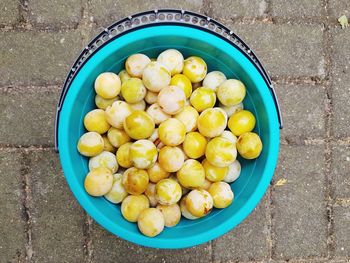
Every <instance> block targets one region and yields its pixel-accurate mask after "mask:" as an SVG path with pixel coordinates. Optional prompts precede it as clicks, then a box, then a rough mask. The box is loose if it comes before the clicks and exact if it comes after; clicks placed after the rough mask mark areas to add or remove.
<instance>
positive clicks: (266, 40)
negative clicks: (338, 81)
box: [228, 23, 325, 77]
mask: <svg viewBox="0 0 350 263" xmlns="http://www.w3.org/2000/svg"><path fill="white" fill-rule="evenodd" d="M228 26H229V27H230V28H231V29H232V31H234V32H235V33H237V34H238V35H239V36H241V37H242V38H243V40H244V41H245V42H246V43H247V44H248V45H249V46H250V47H251V48H252V49H253V50H254V52H255V53H256V54H257V56H258V57H259V59H261V60H262V62H263V64H264V65H265V66H266V68H267V70H268V71H269V72H270V73H271V74H272V76H275V77H276V76H286V77H298V76H319V77H323V76H324V74H325V70H324V64H325V60H324V58H323V56H322V31H323V29H322V26H318V25H314V26H312V27H310V26H307V25H291V24H283V25H273V24H262V23H258V24H252V25H242V24H228Z"/></svg>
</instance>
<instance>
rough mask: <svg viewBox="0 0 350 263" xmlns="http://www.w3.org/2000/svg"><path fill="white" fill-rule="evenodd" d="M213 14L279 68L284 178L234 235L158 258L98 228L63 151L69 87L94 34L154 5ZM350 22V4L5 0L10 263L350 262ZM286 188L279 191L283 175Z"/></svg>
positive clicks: (2, 169)
mask: <svg viewBox="0 0 350 263" xmlns="http://www.w3.org/2000/svg"><path fill="white" fill-rule="evenodd" d="M166 7H168V8H169V7H171V8H182V9H188V10H192V11H196V12H201V13H205V14H206V15H209V16H211V17H213V18H215V19H217V20H219V21H221V22H223V23H224V24H226V25H228V26H229V27H230V28H231V29H232V30H233V31H234V32H236V33H237V34H239V35H240V36H241V37H242V38H243V39H244V40H246V41H247V42H248V44H249V45H250V46H251V47H252V48H253V50H254V51H255V52H256V53H257V55H258V56H259V58H261V60H262V61H263V62H264V65H265V66H266V68H267V70H268V71H269V72H270V74H271V76H272V79H273V82H274V85H275V87H276V91H277V94H278V96H279V100H280V104H281V108H282V113H283V117H284V121H285V129H284V130H282V132H281V150H280V157H279V163H278V166H277V169H276V173H275V176H274V179H273V181H272V182H271V186H270V188H269V190H268V192H267V193H266V194H265V197H264V199H263V200H262V201H261V203H260V204H259V206H258V207H257V208H256V209H255V211H253V212H252V214H251V215H250V216H249V217H248V218H247V219H246V220H245V221H244V222H243V223H242V224H240V225H239V226H238V227H237V228H235V229H233V230H232V231H230V232H229V233H227V234H226V235H224V236H222V237H220V238H218V239H216V240H214V241H212V242H209V243H206V244H203V245H201V246H198V247H194V248H190V249H185V250H156V249H149V248H143V247H139V246H136V245H133V244H131V243H129V242H126V241H123V240H121V239H119V238H118V237H115V236H113V235H111V234H109V233H108V232H106V231H105V230H103V229H102V228H101V227H99V226H98V225H97V224H96V223H95V222H93V221H92V220H90V219H89V218H88V217H87V216H86V215H85V213H84V212H83V211H82V209H81V208H80V207H79V205H78V204H77V202H76V200H75V199H74V197H73V195H72V194H71V193H70V191H69V188H68V187H67V185H66V183H65V180H64V177H63V174H62V171H61V168H60V164H59V158H58V156H57V155H56V153H55V152H54V151H53V143H54V140H53V139H54V138H53V123H54V116H55V107H56V103H57V100H58V97H59V93H60V86H61V84H62V82H63V80H64V78H65V74H66V73H67V71H68V69H69V67H70V65H71V64H72V62H73V61H74V59H75V57H76V56H77V55H78V53H79V51H80V50H81V49H82V47H84V45H86V43H87V42H88V41H89V39H90V37H92V35H93V34H95V33H96V32H98V31H100V30H101V29H103V28H104V27H105V26H107V25H109V24H111V23H112V22H114V21H115V20H116V19H119V18H122V17H125V16H127V15H130V14H132V13H134V12H138V11H141V10H146V9H154V8H166ZM342 14H347V15H348V16H350V3H349V1H347V0H341V1H339V0H300V1H289V0H252V1H248V0H215V1H214V0H193V1H189V0H186V1H179V0H173V1H170V0H166V1H160V0H156V1H138V0H129V1H127V0H122V1H111V0H78V1H73V0H60V1H59V0H54V1H45V0H30V1H26V0H21V1H15V0H2V1H1V3H0V178H1V180H0V208H1V209H0V211H1V212H0V262H125V255H128V262H334V263H335V262H337V263H338V262H339V263H340V262H349V261H350V129H349V126H350V103H349V98H350V86H349V83H350V62H349V61H350V52H349V46H350V31H349V30H350V29H347V30H342V29H341V28H340V26H339V25H338V24H337V18H338V17H339V16H340V15H342ZM281 179H282V180H286V183H285V184H284V185H280V182H281V181H280V180H281Z"/></svg>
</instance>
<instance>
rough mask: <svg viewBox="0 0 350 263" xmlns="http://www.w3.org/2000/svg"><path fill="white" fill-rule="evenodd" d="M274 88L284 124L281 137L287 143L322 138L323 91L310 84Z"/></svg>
mask: <svg viewBox="0 0 350 263" xmlns="http://www.w3.org/2000/svg"><path fill="white" fill-rule="evenodd" d="M275 87H276V91H277V96H278V100H279V104H280V107H281V110H282V117H283V122H284V128H283V129H282V130H281V136H282V137H284V138H286V139H287V140H288V141H297V140H299V139H300V138H315V137H318V138H321V137H323V136H324V134H325V131H324V129H325V127H324V126H325V125H324V99H325V95H326V92H325V89H324V88H323V87H322V86H319V85H312V84H310V85H294V84H291V85H275Z"/></svg>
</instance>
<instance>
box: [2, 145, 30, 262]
mask: <svg viewBox="0 0 350 263" xmlns="http://www.w3.org/2000/svg"><path fill="white" fill-rule="evenodd" d="M20 163H21V154H20V152H18V151H15V150H1V151H0V176H1V180H0V211H1V212H0V226H1V227H0V261H1V262H15V261H17V260H19V259H23V258H24V257H25V244H26V234H25V224H26V223H25V219H24V213H25V211H24V208H23V206H22V204H21V187H22V182H21V165H20Z"/></svg>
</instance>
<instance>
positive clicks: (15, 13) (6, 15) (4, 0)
mask: <svg viewBox="0 0 350 263" xmlns="http://www.w3.org/2000/svg"><path fill="white" fill-rule="evenodd" d="M18 20H19V1H15V0H1V4H0V25H11V24H14V23H16V22H18Z"/></svg>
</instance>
